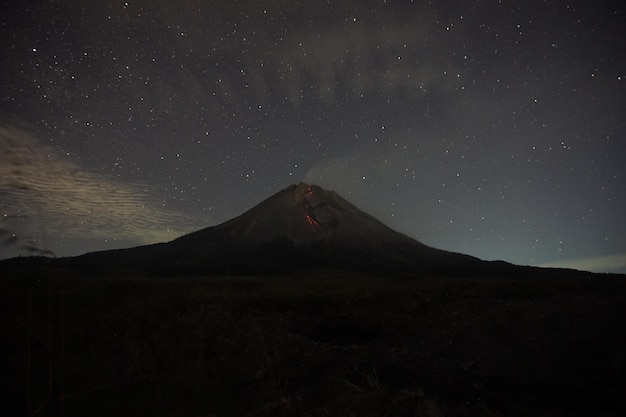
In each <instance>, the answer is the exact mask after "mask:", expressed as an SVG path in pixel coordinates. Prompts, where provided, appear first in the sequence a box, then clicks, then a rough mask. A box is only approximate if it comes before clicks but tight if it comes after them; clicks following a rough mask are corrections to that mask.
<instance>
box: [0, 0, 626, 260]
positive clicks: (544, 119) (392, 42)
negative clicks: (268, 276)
mask: <svg viewBox="0 0 626 417" xmlns="http://www.w3.org/2000/svg"><path fill="white" fill-rule="evenodd" d="M0 7H1V10H0V16H1V17H0V22H1V26H0V37H1V39H2V42H1V43H0V45H1V47H2V58H3V59H2V66H1V67H0V68H1V69H0V85H1V88H0V94H1V96H0V213H1V216H2V217H1V219H0V242H1V243H0V257H2V258H5V257H9V256H16V255H18V254H22V255H31V254H34V255H37V254H49V255H51V254H54V255H56V256H68V255H77V254H81V253H84V252H87V251H94V250H104V249H114V248H121V247H128V246H136V245H140V244H146V243H154V242H163V241H168V240H172V239H174V238H176V237H178V236H180V235H182V234H184V233H188V232H191V231H194V230H198V229H201V228H204V227H207V226H212V225H216V224H219V223H221V222H224V221H226V220H229V219H231V218H233V217H235V216H237V215H239V214H241V213H243V212H244V211H245V210H247V209H249V208H251V207H252V206H254V205H255V204H257V203H258V202H260V201H261V200H263V199H265V198H267V197H269V196H270V195H272V194H273V193H275V192H277V191H279V190H281V189H283V188H285V187H287V186H289V185H290V184H293V183H298V182H300V181H306V182H309V183H313V184H317V185H320V186H322V187H324V188H327V189H332V190H335V191H337V192H338V193H339V194H341V195H342V196H343V197H344V198H346V199H348V200H349V201H351V202H352V203H354V204H356V205H357V206H358V207H360V208H361V209H363V210H364V211H366V212H368V213H370V214H372V215H374V216H375V217H377V218H379V219H380V220H381V221H383V222H384V223H386V224H387V225H389V226H390V227H392V228H394V229H396V230H398V231H400V232H402V233H405V234H407V235H409V236H411V237H414V238H416V239H418V240H419V241H421V242H423V243H425V244H428V245H431V246H434V247H437V248H442V249H446V250H451V251H457V252H462V253H466V254H470V255H474V256H477V257H480V258H483V259H489V260H492V259H502V260H506V261H509V262H513V263H517V264H523V265H540V266H544V265H550V266H557V265H558V266H569V267H575V268H579V269H588V270H594V271H622V272H626V191H625V189H626V187H625V186H624V184H625V180H626V52H625V51H626V29H625V27H626V24H625V22H626V6H624V3H623V2H617V1H615V2H607V1H588V0H581V1H571V2H569V1H563V2H561V1H534V0H529V1H468V0H463V1H456V2H455V1H446V2H443V1H442V2H434V1H431V2H417V1H416V2H410V1H354V2H350V1H337V2H324V1H320V0H302V1H299V2H295V1H294V2H287V1H259V0H254V1H237V0H229V1H211V2H209V1H194V0H192V1H173V0H168V1H163V0H149V1H148V0H145V1H144V0H142V1H134V0H128V1H111V2H106V1H105V2H94V1H87V0H75V1H43V0H35V1H29V2H24V1H14V2H11V1H9V2H3V3H2V6H0Z"/></svg>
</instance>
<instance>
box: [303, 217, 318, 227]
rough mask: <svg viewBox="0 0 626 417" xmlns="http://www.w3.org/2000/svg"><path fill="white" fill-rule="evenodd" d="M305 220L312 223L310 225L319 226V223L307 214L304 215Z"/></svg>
mask: <svg viewBox="0 0 626 417" xmlns="http://www.w3.org/2000/svg"><path fill="white" fill-rule="evenodd" d="M306 221H307V222H309V224H310V225H312V226H317V227H320V224H319V223H318V222H317V221H316V220H315V219H314V218H313V217H311V216H310V215H308V214H307V215H306Z"/></svg>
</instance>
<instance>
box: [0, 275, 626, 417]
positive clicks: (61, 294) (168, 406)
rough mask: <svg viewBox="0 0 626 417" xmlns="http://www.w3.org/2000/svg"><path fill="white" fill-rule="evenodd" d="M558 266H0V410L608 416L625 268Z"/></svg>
mask: <svg viewBox="0 0 626 417" xmlns="http://www.w3.org/2000/svg"><path fill="white" fill-rule="evenodd" d="M559 274H560V275H561V276H555V275H559ZM563 274H564V273H563V272H554V274H545V276H542V277H517V278H516V277H510V276H497V277H490V278H469V277H436V276H394V277H380V276H366V275H360V276H354V275H348V274H347V273H344V272H332V271H331V272H326V271H324V272H318V273H309V274H299V275H298V276H282V277H204V278H147V277H136V276H132V274H120V276H116V277H81V276H78V275H75V274H74V273H72V272H67V271H62V270H43V271H41V270H30V271H25V270H19V271H17V272H16V271H8V272H6V271H3V276H2V279H1V280H0V297H1V299H0V306H1V307H0V309H1V310H0V313H1V314H2V321H1V327H0V332H1V333H0V334H1V335H2V343H1V345H0V346H1V347H0V349H1V351H0V358H1V362H0V364H1V366H2V368H1V369H2V370H1V375H2V386H1V387H0V390H1V391H0V392H1V394H0V395H2V396H3V397H4V398H1V403H0V408H1V409H2V415H7V416H8V415H11V416H19V415H40V416H143V415H146V416H172V417H173V416H216V417H217V416H372V417H374V416H400V417H404V416H406V417H408V416H420V417H425V416H442V415H445V416H485V417H487V416H605V417H608V416H623V415H626V399H625V397H624V396H625V394H626V330H625V329H626V327H625V326H624V324H623V322H624V318H625V317H626V279H625V277H624V276H602V275H593V276H592V275H586V276H585V275H572V276H569V277H567V276H563Z"/></svg>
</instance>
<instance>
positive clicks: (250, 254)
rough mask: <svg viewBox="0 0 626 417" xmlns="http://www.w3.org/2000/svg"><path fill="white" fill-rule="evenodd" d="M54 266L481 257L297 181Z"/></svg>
mask: <svg viewBox="0 0 626 417" xmlns="http://www.w3.org/2000/svg"><path fill="white" fill-rule="evenodd" d="M53 264H59V265H60V266H65V267H70V268H79V269H81V270H89V271H93V272H102V271H106V270H108V269H110V268H132V269H140V270H144V271H146V272H149V273H154V274H167V275H171V274H175V275H179V274H223V273H244V274H267V273H285V272H292V271H298V270H306V269H323V268H335V269H344V270H350V271H365V272H367V271H371V272H402V271H405V272H417V271H467V270H470V269H475V268H480V267H482V266H485V265H487V264H488V263H487V262H483V261H481V260H479V259H477V258H473V257H471V256H467V255H462V254H458V253H452V252H446V251H443V250H439V249H435V248H432V247H429V246H426V245H424V244H422V243H420V242H418V241H416V240H414V239H411V238H410V237H408V236H406V235H403V234H401V233H398V232H396V231H394V230H392V229H390V228H389V227H387V226H386V225H384V224H383V223H381V222H380V221H378V220H377V219H375V218H374V217H372V216H370V215H369V214H367V213H365V212H363V211H361V210H359V209H358V208H357V207H355V206H354V205H353V204H351V203H349V202H348V201H347V200H345V199H343V198H342V197H341V196H339V195H338V194H337V193H335V192H333V191H328V190H324V189H323V188H321V187H319V186H316V185H310V184H305V183H302V182H301V183H299V184H297V185H291V186H289V187H287V188H285V189H283V190H281V191H279V192H277V193H276V194H274V195H273V196H271V197H269V198H268V199H266V200H264V201H262V202H261V203H259V204H258V205H256V206H255V207H253V208H251V209H250V210H248V211H246V212H245V213H243V214H242V215H240V216H238V217H236V218H234V219H231V220H229V221H227V222H225V223H222V224H219V225H217V226H212V227H208V228H205V229H202V230H199V231H197V232H194V233H191V234H188V235H185V236H182V237H180V238H178V239H175V240H173V241H171V242H168V243H161V244H155V245H148V246H140V247H135V248H130V249H121V250H112V251H104V252H93V253H88V254H85V255H82V256H78V257H73V258H62V259H58V260H53Z"/></svg>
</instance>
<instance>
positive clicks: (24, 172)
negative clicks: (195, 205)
mask: <svg viewBox="0 0 626 417" xmlns="http://www.w3.org/2000/svg"><path fill="white" fill-rule="evenodd" d="M0 196H1V199H0V210H1V212H2V215H3V228H5V229H7V230H9V231H10V229H11V222H12V221H11V218H13V217H16V216H19V218H20V219H22V223H27V225H28V226H29V227H28V229H29V231H30V233H29V234H30V235H32V236H37V235H38V234H40V233H42V232H45V233H46V234H48V235H51V236H55V237H62V238H63V239H88V238H89V239H103V240H119V241H129V242H136V243H137V244H147V243H155V242H162V241H167V240H171V239H173V238H175V237H177V236H180V235H182V234H184V233H188V232H190V231H192V230H194V229H195V227H194V225H193V222H192V221H191V220H190V219H188V218H186V217H185V216H182V215H181V214H179V213H177V212H175V211H173V210H168V209H167V208H164V207H162V203H160V201H159V198H158V195H157V194H156V193H154V192H151V191H150V190H148V189H147V187H146V186H145V185H144V184H141V183H139V182H137V183H128V182H125V183H121V182H118V181H115V180H113V179H110V178H107V177H105V176H101V175H97V174H94V173H92V172H89V171H86V170H84V169H82V168H81V167H80V166H79V165H78V164H77V163H76V162H74V160H73V159H72V158H71V157H70V156H68V155H61V154H60V153H59V152H58V151H56V150H55V149H53V148H52V147H50V146H47V145H45V144H43V143H42V142H41V140H39V139H38V138H37V137H36V136H35V135H33V134H32V133H30V132H28V131H27V130H24V129H19V128H16V127H13V126H9V125H2V126H0ZM32 236H31V237H28V236H24V237H20V240H21V241H24V240H25V239H26V240H30V241H31V242H32V241H33V240H36V239H35V238H33V237H32ZM24 246H25V244H24V243H22V247H24Z"/></svg>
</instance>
